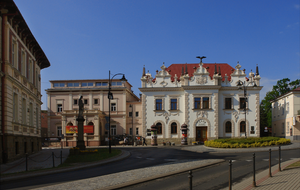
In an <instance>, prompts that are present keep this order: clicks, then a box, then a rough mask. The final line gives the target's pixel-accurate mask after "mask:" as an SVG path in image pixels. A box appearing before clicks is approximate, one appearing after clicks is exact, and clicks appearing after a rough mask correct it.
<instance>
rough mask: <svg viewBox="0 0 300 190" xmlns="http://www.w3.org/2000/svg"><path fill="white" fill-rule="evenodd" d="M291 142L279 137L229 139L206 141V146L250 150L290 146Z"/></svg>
mask: <svg viewBox="0 0 300 190" xmlns="http://www.w3.org/2000/svg"><path fill="white" fill-rule="evenodd" d="M289 143H291V140H289V139H285V138H279V137H250V138H230V139H229V138H228V139H215V140H210V141H205V142H204V145H205V146H209V147H216V148H249V147H264V146H272V145H281V144H289Z"/></svg>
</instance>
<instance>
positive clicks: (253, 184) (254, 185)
mask: <svg viewBox="0 0 300 190" xmlns="http://www.w3.org/2000/svg"><path fill="white" fill-rule="evenodd" d="M252 186H253V187H256V182H255V153H253V183H252Z"/></svg>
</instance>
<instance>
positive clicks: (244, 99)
mask: <svg viewBox="0 0 300 190" xmlns="http://www.w3.org/2000/svg"><path fill="white" fill-rule="evenodd" d="M240 109H246V98H240Z"/></svg>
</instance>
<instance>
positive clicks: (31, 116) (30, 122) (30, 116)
mask: <svg viewBox="0 0 300 190" xmlns="http://www.w3.org/2000/svg"><path fill="white" fill-rule="evenodd" d="M29 125H30V126H33V106H32V103H30V104H29Z"/></svg>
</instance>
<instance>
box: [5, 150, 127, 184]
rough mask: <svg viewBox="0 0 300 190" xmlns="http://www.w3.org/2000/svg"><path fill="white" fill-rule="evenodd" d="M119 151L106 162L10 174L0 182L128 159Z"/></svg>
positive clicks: (124, 153) (124, 152) (123, 152)
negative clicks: (118, 153)
mask: <svg viewBox="0 0 300 190" xmlns="http://www.w3.org/2000/svg"><path fill="white" fill-rule="evenodd" d="M121 151H122V153H121V154H120V155H118V156H116V157H112V158H108V159H106V160H101V161H97V162H96V163H90V164H84V165H80V166H73V167H72V166H70V167H68V168H55V169H51V170H47V168H46V169H45V171H36V172H33V173H22V174H15V175H14V174H12V176H7V177H3V176H1V179H0V182H7V181H13V180H19V179H26V178H30V177H35V176H41V175H48V174H55V173H62V172H67V171H75V170H80V169H83V168H90V167H94V166H101V165H104V164H108V163H113V162H117V161H120V160H124V159H126V158H128V157H129V156H130V155H131V154H130V152H128V151H126V150H121ZM49 169H50V168H49Z"/></svg>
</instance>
